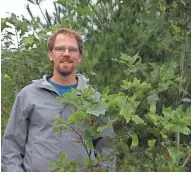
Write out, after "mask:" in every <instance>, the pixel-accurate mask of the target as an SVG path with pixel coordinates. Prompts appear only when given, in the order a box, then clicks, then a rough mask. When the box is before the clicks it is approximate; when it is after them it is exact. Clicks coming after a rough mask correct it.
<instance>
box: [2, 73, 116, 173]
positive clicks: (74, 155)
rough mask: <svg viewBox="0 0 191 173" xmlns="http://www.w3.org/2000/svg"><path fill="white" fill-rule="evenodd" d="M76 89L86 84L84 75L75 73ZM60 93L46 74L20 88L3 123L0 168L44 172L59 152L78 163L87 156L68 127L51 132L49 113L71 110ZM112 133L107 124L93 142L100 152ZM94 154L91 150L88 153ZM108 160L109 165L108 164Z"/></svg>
mask: <svg viewBox="0 0 191 173" xmlns="http://www.w3.org/2000/svg"><path fill="white" fill-rule="evenodd" d="M77 78H78V84H77V89H84V88H87V87H88V85H87V79H86V78H85V77H84V76H83V75H80V74H77ZM57 96H60V95H59V93H58V92H57V91H56V89H55V88H54V87H53V86H52V85H51V84H50V83H49V82H48V81H47V79H46V76H44V77H43V78H42V79H40V80H35V81H33V83H32V84H30V85H28V86H26V87H25V88H23V89H22V90H21V91H20V92H19V94H18V95H17V97H16V100H15V103H14V105H13V108H12V111H11V115H10V118H9V121H8V124H7V128H6V131H5V134H4V139H3V144H2V168H3V171H8V172H11V171H14V172H23V171H25V172H30V171H31V172H38V171H39V172H47V171H50V168H49V167H47V163H49V162H52V161H56V160H57V159H58V158H59V156H60V154H61V153H62V152H66V153H67V155H68V159H69V160H71V159H76V160H78V161H79V163H80V164H81V162H82V160H83V159H84V158H85V157H87V153H86V151H85V148H84V147H83V146H82V144H81V143H78V142H76V139H77V138H78V136H77V135H76V134H75V133H73V132H71V131H60V132H53V131H52V126H53V125H55V124H56V122H54V121H52V120H51V118H52V117H53V116H58V117H61V118H64V119H65V120H66V119H67V118H68V117H69V116H70V114H71V113H72V112H74V111H75V108H74V107H73V106H69V105H63V104H60V103H59V102H58V101H57V100H56V97H57ZM108 135H113V128H112V127H110V128H108V129H106V130H105V131H104V132H103V135H102V138H99V139H100V140H98V142H97V143H96V145H95V148H96V149H98V150H99V151H100V153H101V155H107V154H108V153H110V152H111V149H109V148H106V147H104V145H103V143H104V137H105V136H108ZM91 157H92V159H93V158H95V156H94V154H93V153H92V155H91ZM100 164H101V165H103V166H111V167H113V168H114V165H113V164H112V163H111V162H107V161H105V162H102V163H100ZM109 164H110V165H109Z"/></svg>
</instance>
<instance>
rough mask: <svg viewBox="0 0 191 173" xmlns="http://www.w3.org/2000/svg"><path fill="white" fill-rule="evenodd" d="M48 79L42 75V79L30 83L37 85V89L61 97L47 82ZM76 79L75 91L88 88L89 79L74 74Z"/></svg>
mask: <svg viewBox="0 0 191 173" xmlns="http://www.w3.org/2000/svg"><path fill="white" fill-rule="evenodd" d="M48 77H50V76H48V75H44V76H43V78H41V79H39V80H33V81H32V83H33V84H35V85H37V87H39V88H44V89H48V90H50V91H53V92H56V93H57V94H58V95H59V96H61V95H60V94H59V93H58V91H57V90H56V89H55V88H54V87H53V86H52V85H51V84H50V83H49V82H48V81H47V78H48ZM76 78H77V80H78V83H77V88H76V89H85V88H88V82H89V79H87V78H86V77H85V76H84V75H82V74H76Z"/></svg>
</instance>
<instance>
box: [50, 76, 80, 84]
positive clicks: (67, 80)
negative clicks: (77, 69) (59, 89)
mask: <svg viewBox="0 0 191 173" xmlns="http://www.w3.org/2000/svg"><path fill="white" fill-rule="evenodd" d="M50 79H51V80H52V82H54V83H56V84H59V85H63V86H70V85H74V84H76V83H77V80H76V74H75V73H74V74H70V75H68V76H63V75H57V74H55V73H54V74H53V76H52V77H51V78H50Z"/></svg>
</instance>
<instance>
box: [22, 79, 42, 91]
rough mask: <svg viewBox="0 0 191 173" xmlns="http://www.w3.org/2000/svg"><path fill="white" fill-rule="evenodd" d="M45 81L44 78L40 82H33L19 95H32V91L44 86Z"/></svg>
mask: <svg viewBox="0 0 191 173" xmlns="http://www.w3.org/2000/svg"><path fill="white" fill-rule="evenodd" d="M43 81H44V79H43V78H41V79H38V80H33V81H32V83H30V84H28V85H26V86H25V87H24V88H22V89H21V91H20V92H19V95H24V94H26V93H31V92H32V91H34V90H37V89H38V85H40V84H42V82H43Z"/></svg>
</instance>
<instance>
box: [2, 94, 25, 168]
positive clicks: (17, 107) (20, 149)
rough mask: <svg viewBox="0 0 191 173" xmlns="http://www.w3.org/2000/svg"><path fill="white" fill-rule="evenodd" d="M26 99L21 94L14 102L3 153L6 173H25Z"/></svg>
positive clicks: (3, 165)
mask: <svg viewBox="0 0 191 173" xmlns="http://www.w3.org/2000/svg"><path fill="white" fill-rule="evenodd" d="M25 99H26V97H25V96H23V95H22V94H21V92H20V93H19V94H18V96H17V98H16V100H15V102H14V105H13V108H12V111H11V115H10V117H9V121H8V124H7V127H6V130H5V134H4V138H3V143H2V153H1V156H2V159H1V162H2V169H3V171H4V172H24V170H23V157H24V151H25V143H26V137H27V127H28V121H27V118H26V112H25V109H24V107H25V106H24V105H26V102H25Z"/></svg>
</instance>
